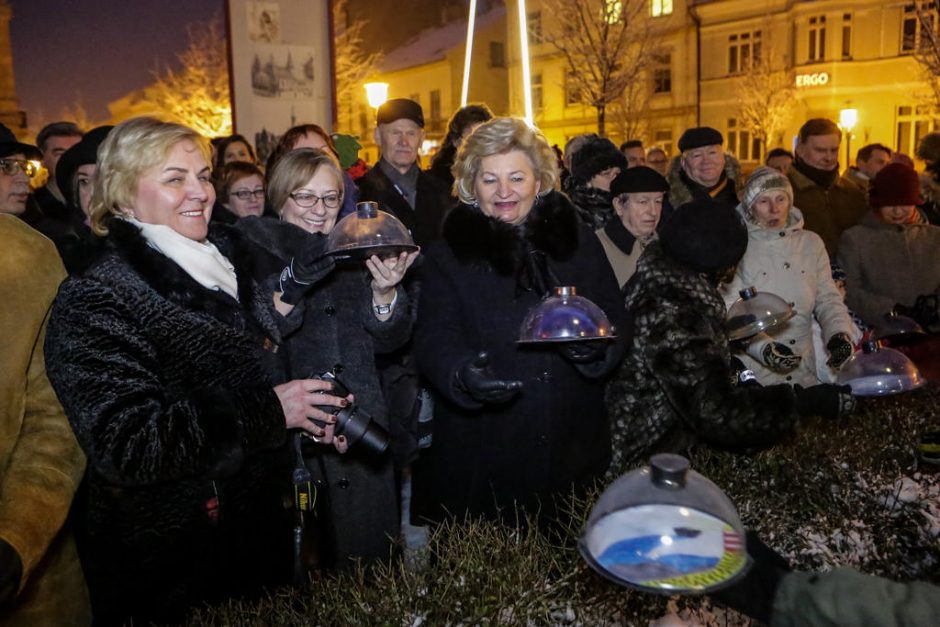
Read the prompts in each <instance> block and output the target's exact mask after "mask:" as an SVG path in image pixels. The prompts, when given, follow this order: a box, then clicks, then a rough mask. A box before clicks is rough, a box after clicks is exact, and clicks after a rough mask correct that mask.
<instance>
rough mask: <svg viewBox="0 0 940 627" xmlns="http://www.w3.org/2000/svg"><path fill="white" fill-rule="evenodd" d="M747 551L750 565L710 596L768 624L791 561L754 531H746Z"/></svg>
mask: <svg viewBox="0 0 940 627" xmlns="http://www.w3.org/2000/svg"><path fill="white" fill-rule="evenodd" d="M747 554H748V555H749V556H750V557H751V569H750V570H749V571H748V572H747V574H746V575H744V577H743V578H742V579H741V580H740V581H737V582H735V583H733V584H731V585H730V586H728V587H727V588H723V589H721V590H719V591H718V592H713V593H712V594H710V595H709V596H710V597H711V598H712V599H714V600H715V601H718V602H719V603H721V604H722V605H726V606H728V607H730V608H732V609H734V610H737V611H738V612H741V613H742V614H745V615H747V616H750V617H751V618H754V619H756V620H759V621H760V622H762V623H764V624H767V625H769V624H770V618H771V613H772V611H773V606H774V596H775V595H776V594H777V587H778V586H779V585H780V580H781V579H783V578H784V576H785V575H786V574H787V573H788V572H790V570H791V569H790V564H789V563H788V562H787V560H785V559H784V558H783V557H782V556H781V555H780V554H779V553H777V552H776V551H774V550H773V549H771V548H770V547H769V546H767V545H766V544H764V543H763V542H761V539H760V538H759V537H758V536H757V534H756V533H755V532H753V531H748V532H747Z"/></svg>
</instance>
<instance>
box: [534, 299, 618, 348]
mask: <svg viewBox="0 0 940 627" xmlns="http://www.w3.org/2000/svg"><path fill="white" fill-rule="evenodd" d="M614 337H615V335H614V328H613V326H612V325H611V324H610V320H609V319H608V318H607V314H605V313H604V311H603V310H602V309H601V308H600V307H598V306H597V305H595V304H594V303H593V302H591V301H590V300H588V299H587V298H584V297H583V296H578V295H577V290H576V289H575V288H574V287H570V286H566V287H556V288H555V294H554V295H552V296H546V297H545V298H543V299H542V302H540V303H539V304H538V305H536V306H535V307H533V308H532V309H531V310H530V311H529V313H527V314H526V317H525V318H524V319H523V320H522V325H521V326H520V328H519V343H522V344H542V343H546V342H581V341H585V340H610V339H613V338H614Z"/></svg>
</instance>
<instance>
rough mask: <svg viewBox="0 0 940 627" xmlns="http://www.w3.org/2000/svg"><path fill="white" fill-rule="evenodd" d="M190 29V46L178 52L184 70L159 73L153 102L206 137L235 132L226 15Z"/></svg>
mask: <svg viewBox="0 0 940 627" xmlns="http://www.w3.org/2000/svg"><path fill="white" fill-rule="evenodd" d="M186 31H187V34H188V35H189V46H188V47H187V48H186V50H185V51H184V52H182V53H181V54H179V55H177V58H178V59H179V62H180V69H179V70H171V69H169V68H166V69H164V70H163V71H162V72H161V71H159V70H158V71H157V72H155V76H156V79H157V80H156V82H155V83H154V84H153V85H152V86H150V87H148V88H147V89H146V93H147V98H148V99H149V101H150V105H152V106H153V107H154V109H155V110H156V111H157V112H159V113H160V114H161V115H163V116H164V117H166V118H168V119H172V120H176V121H179V122H180V123H182V124H185V125H187V126H189V127H191V128H193V129H194V130H196V131H198V132H200V133H202V134H203V135H205V136H206V137H219V136H224V135H231V133H232V101H231V96H230V94H229V68H228V53H227V51H226V48H225V45H226V44H225V42H226V37H225V26H224V25H223V24H222V16H221V15H219V14H216V16H215V17H213V18H212V19H211V20H210V21H209V22H208V23H197V24H191V25H189V26H188V27H187V29H186Z"/></svg>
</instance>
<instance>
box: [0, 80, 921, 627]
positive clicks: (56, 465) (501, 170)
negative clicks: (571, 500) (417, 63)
mask: <svg viewBox="0 0 940 627" xmlns="http://www.w3.org/2000/svg"><path fill="white" fill-rule="evenodd" d="M424 127H425V121H424V114H423V111H422V109H421V107H420V105H419V104H418V103H416V102H414V101H411V100H407V99H393V100H390V101H388V102H386V103H385V104H384V105H382V106H381V107H379V109H378V110H377V119H376V128H375V136H374V139H375V143H376V144H377V145H378V147H379V149H380V157H379V159H378V161H377V162H376V163H375V164H371V166H368V167H367V166H366V165H365V164H364V163H363V162H362V161H361V160H360V159H359V158H358V148H359V145H358V144H357V143H356V141H355V139H354V138H351V137H348V136H343V135H333V134H330V133H328V132H327V131H326V130H324V128H323V127H322V126H319V125H317V124H314V123H307V124H302V125H299V126H296V127H294V128H291V129H289V130H287V131H286V132H285V133H284V135H282V136H281V138H280V140H279V142H278V143H277V146H276V147H275V149H274V150H273V151H272V152H271V154H270V155H267V159H266V161H265V163H261V161H260V160H259V158H258V155H256V154H255V151H254V149H253V147H252V145H251V142H250V141H249V140H248V139H247V138H245V137H243V136H241V135H232V136H230V137H225V138H215V139H212V140H211V141H210V140H209V138H204V137H201V136H200V135H198V134H197V133H196V132H194V131H192V130H191V129H188V128H186V127H184V126H180V125H178V124H174V123H171V122H167V121H162V120H157V119H153V118H135V119H132V120H128V121H126V122H123V123H121V124H119V125H117V126H114V127H111V126H105V127H99V128H95V129H91V130H88V131H87V132H83V130H82V129H80V128H78V127H77V126H75V125H74V124H72V123H68V122H59V123H55V124H51V125H49V126H47V127H46V128H44V129H43V130H42V132H40V133H39V135H38V137H37V138H36V145H31V144H27V143H22V142H20V141H18V140H17V138H16V137H15V136H14V135H13V133H12V132H10V131H9V129H7V128H6V127H4V126H2V125H0V239H2V241H3V246H2V247H0V248H2V251H0V295H2V297H3V299H4V300H5V307H4V308H3V313H2V314H0V333H2V334H3V336H4V337H5V338H8V339H9V340H10V341H9V342H8V343H7V344H5V345H4V347H3V349H2V350H0V372H2V374H3V383H2V386H3V387H2V389H0V433H3V434H4V437H3V438H2V440H0V468H2V469H3V471H4V472H3V474H2V475H0V622H3V621H9V622H10V624H87V623H89V621H90V620H91V617H92V615H93V616H94V620H95V622H96V624H102V625H105V624H123V623H126V622H128V621H131V620H135V621H143V622H147V621H160V622H168V621H169V622H172V621H179V620H181V619H182V618H183V617H184V616H185V614H186V612H187V611H189V610H190V609H191V608H193V607H196V606H198V605H200V604H202V603H205V602H217V601H221V600H224V599H226V598H231V597H242V596H248V597H250V596H251V595H254V594H258V593H259V591H261V590H263V589H272V588H273V587H276V586H278V585H288V584H290V583H291V582H293V583H295V584H298V583H302V582H303V581H304V580H305V574H306V573H307V572H309V571H310V570H311V569H315V568H320V569H339V570H343V569H349V568H352V567H353V566H354V565H355V564H369V563H372V562H376V561H382V560H388V559H397V558H399V557H400V556H401V554H402V553H405V554H408V553H409V552H414V551H420V549H421V545H422V542H424V541H426V535H424V533H425V531H426V527H427V526H433V525H435V524H439V523H440V522H441V521H443V520H446V519H448V518H457V519H463V518H466V517H484V518H487V519H492V520H499V521H503V522H506V523H508V524H517V525H518V524H526V523H527V522H528V523H530V524H536V525H539V526H543V525H544V526H547V527H550V526H552V525H553V524H556V523H557V521H558V519H559V517H563V516H565V515H566V513H565V512H564V510H563V509H560V508H559V507H558V505H560V504H561V502H562V499H564V498H567V497H569V496H570V494H571V493H572V492H574V493H576V494H588V493H590V491H591V490H592V489H593V488H595V487H596V486H597V485H600V484H599V483H598V482H605V481H609V480H611V479H613V478H615V477H617V476H618V475H620V474H622V473H624V472H626V471H629V470H630V469H633V468H635V467H637V466H639V465H642V464H643V463H644V462H645V461H646V459H647V458H648V457H649V455H650V454H652V453H656V452H664V451H668V452H680V453H681V452H683V451H685V450H687V449H688V448H689V447H690V446H693V445H705V446H715V447H720V448H723V449H731V450H735V451H739V452H741V453H742V454H746V453H748V452H751V451H755V450H759V449H761V448H765V447H768V446H772V445H773V444H774V443H775V442H778V441H780V439H781V438H783V437H786V436H788V435H790V434H793V433H794V432H795V431H796V428H797V426H798V425H800V424H801V421H803V419H805V418H808V417H811V416H823V417H827V418H831V419H836V418H839V417H845V416H848V415H850V414H851V412H852V410H853V407H854V398H853V397H852V395H851V394H850V390H848V389H847V388H846V387H843V386H838V385H835V384H834V383H833V382H834V380H835V377H836V375H837V373H838V371H839V369H840V367H841V366H842V365H843V364H844V363H845V362H846V361H847V360H848V359H849V358H850V357H851V355H852V354H853V351H854V350H855V349H856V348H857V347H858V346H859V344H860V342H861V341H862V340H863V338H865V337H866V332H867V331H868V330H869V329H871V328H872V327H875V326H878V325H879V324H880V323H881V322H882V321H883V319H884V317H885V316H886V315H892V314H894V315H896V314H901V315H904V316H908V317H910V318H912V319H913V320H915V321H916V322H917V323H918V324H920V325H921V326H922V327H923V328H924V329H925V330H926V331H928V332H931V333H936V332H940V318H938V309H940V303H938V301H940V225H938V223H940V191H938V190H940V134H931V135H928V136H926V137H925V138H924V139H923V140H922V142H921V144H920V147H919V149H918V153H917V155H916V156H917V157H918V158H919V159H920V160H922V161H923V162H924V163H926V170H925V171H924V172H923V173H920V174H918V173H917V172H916V171H915V170H914V167H913V162H912V161H911V159H910V158H909V157H907V156H906V155H902V154H897V153H894V152H893V151H892V150H890V149H889V148H888V147H886V146H884V145H882V144H871V145H867V146H864V147H862V148H861V149H859V150H858V153H857V155H856V158H855V164H854V165H852V166H850V167H848V168H846V169H845V171H840V167H839V160H838V156H839V149H840V145H841V137H842V134H841V131H840V129H839V128H838V126H837V125H835V123H833V122H832V121H830V120H827V119H821V118H816V119H811V120H808V121H806V123H805V124H804V125H803V126H802V128H801V129H800V133H799V136H798V140H797V142H796V146H795V151H794V153H791V152H789V151H787V150H784V149H774V150H771V151H769V152H768V153H767V155H766V160H765V161H766V162H765V164H764V165H761V166H759V167H757V168H756V169H753V171H751V172H749V173H745V171H744V170H743V168H742V164H740V163H738V161H737V160H736V159H735V158H734V156H733V155H732V154H730V153H727V152H725V150H724V138H723V136H722V134H721V133H720V132H719V131H718V130H716V129H713V128H710V127H696V128H690V129H687V130H686V131H685V132H684V133H683V134H682V136H681V138H680V139H679V141H678V148H679V154H677V155H675V156H674V157H672V158H669V156H668V155H667V154H666V153H665V151H664V150H663V149H662V148H660V147H655V146H654V147H651V148H649V149H646V148H644V146H643V144H642V142H640V141H638V140H628V141H626V142H624V143H623V144H622V145H620V146H619V147H618V146H617V145H615V144H614V143H613V142H611V141H610V140H609V139H607V138H604V137H599V136H597V135H593V134H588V135H579V136H576V137H574V138H571V139H570V140H569V141H568V142H567V144H566V146H564V148H563V150H562V149H560V148H559V147H557V146H554V147H553V146H550V145H549V143H548V142H547V141H546V139H545V137H544V136H543V135H542V134H541V132H540V131H539V130H538V129H536V128H533V127H531V126H529V125H528V124H526V123H525V122H524V121H522V120H520V119H516V118H509V117H494V116H493V114H492V113H491V111H490V110H489V109H488V108H487V107H486V106H485V105H470V106H467V107H464V108H462V109H460V110H458V111H457V112H455V113H454V115H453V116H452V118H451V121H450V124H449V126H448V129H447V135H446V137H445V140H444V143H443V146H442V147H441V149H440V151H439V152H438V153H437V155H436V156H435V157H434V158H433V159H432V160H431V161H430V164H429V167H428V168H427V169H425V168H423V167H422V163H421V157H420V155H419V152H420V149H421V146H422V142H423V139H424ZM39 164H41V166H42V168H44V169H45V170H46V171H47V172H48V178H47V180H46V182H45V184H44V185H43V186H41V187H39V188H38V189H33V187H32V186H31V181H32V180H33V179H34V177H35V175H36V174H37V173H38V170H39ZM360 202H372V203H375V205H376V206H377V207H378V209H379V210H381V211H382V212H385V213H387V214H389V215H390V216H392V217H393V218H394V219H396V220H397V221H399V222H400V223H401V224H402V225H403V226H404V228H405V229H407V231H408V232H409V233H410V235H411V237H412V239H413V241H414V244H415V245H416V250H410V249H409V250H402V251H396V253H395V254H391V255H379V254H372V255H368V254H366V255H363V256H362V258H361V259H360V258H355V259H353V260H342V259H339V260H338V259H337V258H336V257H334V256H333V255H331V254H330V253H331V251H330V249H329V243H328V242H329V235H330V234H331V233H332V232H333V231H334V229H336V228H337V225H338V224H341V223H343V221H344V220H346V221H351V220H357V219H360V218H361V216H360V213H359V212H357V203H360ZM43 236H45V237H43ZM562 286H574V287H576V289H577V293H578V295H580V296H584V297H586V298H588V299H590V300H591V301H592V302H594V303H595V304H597V305H598V306H599V307H600V308H601V309H602V310H603V311H604V313H605V314H606V316H607V317H608V319H609V320H610V322H611V323H612V324H613V326H614V328H615V331H616V334H615V336H614V337H613V338H612V339H609V340H605V341H601V342H597V341H590V340H586V341H580V342H570V343H559V344H552V345H542V346H524V345H520V344H518V343H517V341H516V340H518V339H519V328H520V324H521V322H522V320H523V319H524V318H525V316H526V315H527V313H528V312H529V311H530V310H532V308H533V307H536V306H537V305H538V304H539V303H540V302H541V301H542V300H543V299H544V298H545V297H546V296H547V295H550V294H552V293H554V290H555V288H558V287H562ZM749 287H753V288H756V289H757V290H758V291H762V292H770V293H773V294H776V295H778V296H780V297H781V298H783V299H784V300H785V301H786V302H788V303H790V305H791V306H792V307H793V309H794V310H795V316H794V317H793V318H792V319H791V320H790V321H789V322H788V323H787V324H786V325H784V326H783V327H781V328H778V329H775V330H772V331H768V332H766V333H761V334H759V335H757V336H754V337H751V338H749V339H748V340H747V341H731V340H729V337H728V332H727V327H726V324H725V320H726V315H727V311H728V308H729V306H730V305H732V304H733V303H734V302H735V301H736V300H737V298H738V293H739V291H740V290H742V289H744V288H749ZM14 339H15V341H13V340H14ZM362 425H365V426H366V428H367V433H365V434H363V433H359V432H357V431H356V429H357V428H358V427H359V426H362ZM526 514H528V515H529V518H528V519H527V518H526ZM67 518H68V521H69V522H68V524H66V519H67ZM853 582H854V580H853ZM813 583H814V582H808V583H806V584H805V585H806V588H807V592H806V594H808V595H810V596H812V595H813V594H814V592H813V589H812V586H813ZM801 585H802V584H801ZM857 585H858V586H859V587H860V589H864V587H865V586H875V585H882V584H880V583H877V584H876V583H872V582H870V581H868V582H866V581H863V582H861V583H857ZM820 594H821V595H822V594H829V595H830V596H831V593H823V592H820ZM911 594H912V595H913V596H914V597H916V598H917V599H920V598H921V596H919V595H924V599H926V600H924V601H919V602H921V603H923V606H922V607H923V608H926V609H917V610H913V611H927V610H932V611H935V610H936V609H937V608H936V604H937V603H938V602H940V601H938V600H937V598H934V599H933V600H932V601H931V600H930V597H931V596H932V595H934V594H936V592H935V589H933V588H930V587H929V586H928V587H927V589H926V591H925V592H921V589H920V588H918V589H916V590H913V591H912V592H911ZM821 602H825V601H821ZM832 602H833V603H837V601H832ZM931 603H932V604H933V605H931ZM914 605H915V607H921V606H917V605H916V603H915V604H914ZM891 610H892V608H890V607H889V608H885V609H884V611H885V612H886V613H888V612H890V611H891ZM761 618H766V616H765V615H764V614H761Z"/></svg>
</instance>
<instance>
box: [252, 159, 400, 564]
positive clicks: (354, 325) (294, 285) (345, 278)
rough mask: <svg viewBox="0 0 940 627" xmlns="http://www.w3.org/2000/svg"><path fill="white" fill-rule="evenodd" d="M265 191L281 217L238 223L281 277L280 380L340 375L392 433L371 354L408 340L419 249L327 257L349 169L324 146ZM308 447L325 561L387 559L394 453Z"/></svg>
mask: <svg viewBox="0 0 940 627" xmlns="http://www.w3.org/2000/svg"><path fill="white" fill-rule="evenodd" d="M268 197H269V199H270V201H271V206H273V207H275V208H276V209H275V210H276V212H277V213H278V215H279V216H280V218H281V219H280V221H277V220H272V219H269V218H260V219H259V218H246V219H244V220H242V221H241V222H239V226H238V229H239V231H241V232H242V233H244V234H245V235H247V237H248V238H249V239H251V240H252V242H253V243H255V244H257V245H258V246H260V248H261V249H262V250H263V251H265V253H266V254H267V255H269V256H273V257H271V263H269V264H268V268H267V269H268V271H269V272H270V271H274V272H276V273H277V274H278V275H281V276H280V278H279V281H278V282H277V283H272V284H271V291H272V292H274V303H275V306H276V307H277V309H278V311H279V312H280V314H281V315H279V316H278V324H279V326H280V329H281V335H282V337H283V339H284V345H283V346H282V348H281V352H280V356H281V358H282V359H283V360H284V362H283V363H284V364H285V366H286V373H285V374H284V375H281V377H280V378H281V379H290V378H293V377H301V378H306V377H311V376H316V375H321V374H324V373H326V372H328V371H335V372H336V376H337V378H338V379H339V380H340V381H341V382H342V383H343V384H344V385H345V386H346V387H347V388H349V390H350V391H351V392H352V393H353V395H354V397H355V402H356V405H357V406H358V407H359V408H360V409H361V410H362V411H364V412H365V413H368V414H369V415H370V416H371V417H372V419H373V420H374V421H375V422H376V423H377V424H379V425H381V426H382V427H383V428H384V429H386V430H388V429H389V421H388V412H387V411H386V408H385V402H384V400H383V398H382V391H381V388H380V386H379V379H378V374H377V372H376V365H375V357H376V355H377V354H387V353H390V352H392V351H395V350H397V349H398V348H400V347H401V346H403V345H404V344H405V343H406V342H407V341H408V339H409V338H410V337H411V330H412V326H413V323H414V312H413V307H412V304H411V302H410V299H409V297H408V294H407V292H406V291H405V290H404V289H402V288H401V287H399V282H400V281H401V279H402V278H403V277H404V275H405V272H406V271H407V270H408V268H409V267H410V266H411V264H412V263H413V262H414V260H415V258H416V257H417V255H418V253H417V252H414V253H410V254H406V253H402V254H401V255H399V256H396V257H392V258H391V259H386V260H380V259H378V258H377V257H375V256H373V257H372V258H371V259H369V260H368V261H366V262H365V263H364V264H363V263H357V264H355V265H352V264H343V265H342V266H341V267H337V266H335V264H334V263H333V260H332V258H331V257H323V253H324V252H325V248H324V243H325V241H324V240H325V239H326V238H325V237H324V236H325V235H327V234H329V233H330V231H332V230H333V227H334V226H335V224H336V221H337V217H338V214H339V212H340V208H341V207H342V206H343V173H342V171H341V170H340V169H339V167H338V166H337V165H336V163H335V162H334V161H333V159H332V157H331V156H328V155H327V154H326V153H325V152H322V151H320V150H315V149H310V148H301V149H298V150H294V151H292V152H289V153H287V154H286V155H285V156H284V157H283V158H282V159H281V160H280V161H279V162H278V165H277V168H275V170H274V173H273V175H272V176H271V179H270V181H269V185H268ZM351 219H354V218H351ZM282 268H285V272H284V273H283V274H282V273H281V269H282ZM262 275H263V272H262V274H261V275H259V276H262ZM298 281H299V282H298ZM339 439H340V441H341V443H342V447H343V449H344V450H345V447H347V446H349V444H350V443H349V442H348V441H347V440H346V436H345V435H341V436H339ZM305 449H306V450H305V457H306V463H307V466H308V467H309V470H310V472H311V474H312V476H313V478H314V480H316V481H318V482H320V483H321V485H322V486H324V487H325V491H324V492H323V493H322V494H321V495H319V498H321V499H324V498H325V499H328V503H329V504H328V505H324V504H325V503H326V501H321V505H324V507H322V508H321V512H320V513H321V514H323V513H325V514H326V515H325V516H324V518H326V520H327V521H328V525H327V526H326V529H323V530H322V532H321V534H320V535H319V537H318V538H317V539H318V540H319V543H320V546H321V548H322V549H324V550H325V554H324V551H321V553H320V555H321V561H320V565H332V564H330V562H334V563H335V565H336V566H338V567H341V568H342V567H349V566H351V565H352V562H351V560H353V559H362V560H366V561H370V560H379V559H383V558H388V556H389V555H390V551H391V546H392V543H393V542H394V541H395V539H397V537H398V531H399V520H400V518H399V511H398V496H397V491H396V488H395V479H394V473H393V467H392V459H391V455H390V454H389V452H388V451H386V452H385V453H384V454H382V455H376V454H375V453H374V452H370V451H369V450H368V447H367V446H366V445H364V444H363V443H358V444H355V443H353V444H352V445H351V446H349V448H348V451H346V453H345V454H342V455H341V454H338V453H337V451H335V450H331V449H330V448H329V447H327V446H322V445H321V446H317V445H315V444H313V443H310V445H308V446H307V447H305ZM330 553H332V555H330ZM331 558H332V559H331Z"/></svg>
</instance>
